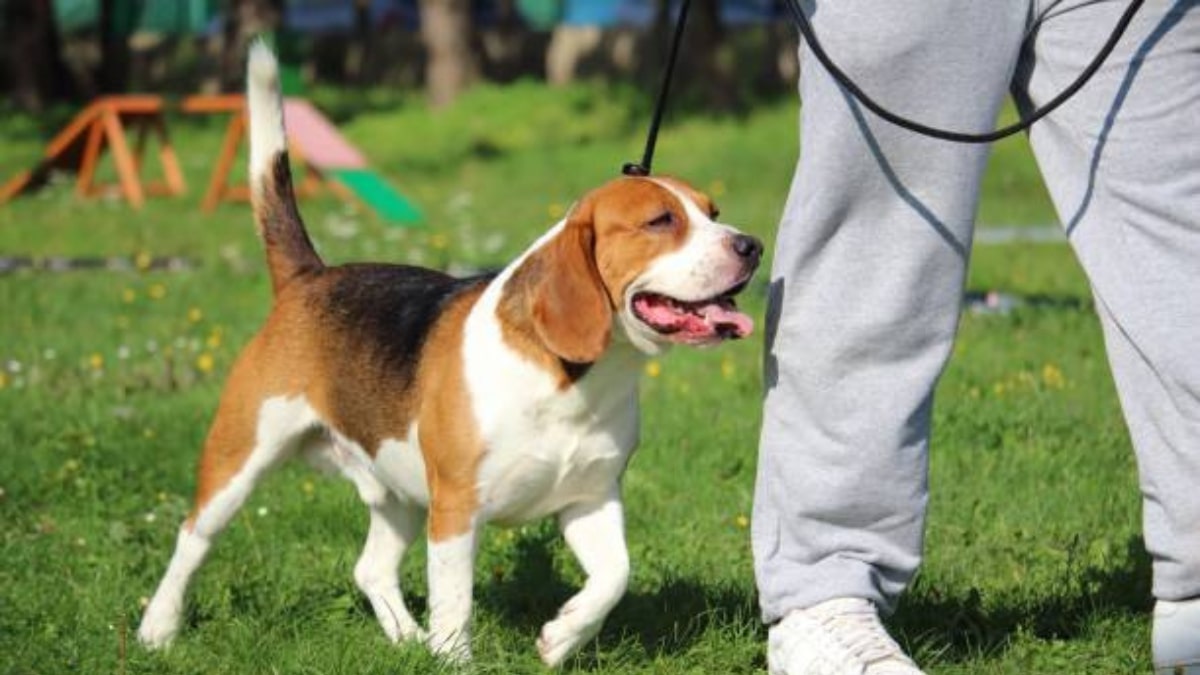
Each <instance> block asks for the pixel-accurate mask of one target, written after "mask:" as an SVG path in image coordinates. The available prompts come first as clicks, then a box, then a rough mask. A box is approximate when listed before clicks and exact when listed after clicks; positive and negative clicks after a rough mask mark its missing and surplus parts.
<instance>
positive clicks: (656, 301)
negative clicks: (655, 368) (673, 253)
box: [633, 282, 754, 344]
mask: <svg viewBox="0 0 1200 675" xmlns="http://www.w3.org/2000/svg"><path fill="white" fill-rule="evenodd" d="M745 286H746V283H745V282H742V283H740V284H738V285H737V286H734V287H733V288H731V289H729V290H727V291H725V292H724V293H721V294H720V295H717V296H714V297H712V298H709V299H707V300H699V301H695V302H691V301H686V300H678V299H676V298H672V297H669V296H666V295H661V294H659V293H649V292H642V293H636V294H635V295H634V296H633V313H634V315H635V316H637V318H638V319H640V320H641V321H642V323H644V324H646V325H647V326H649V327H650V328H652V329H654V331H655V332H657V333H659V334H660V335H663V336H665V337H667V338H668V339H669V340H672V341H674V342H683V343H687V344H705V343H709V342H717V341H720V340H738V339H741V338H744V337H746V336H747V335H749V334H750V333H751V332H752V331H753V330H754V320H753V319H751V318H750V317H749V316H746V315H745V314H743V313H742V312H740V311H738V308H737V301H736V300H734V296H736V295H737V294H738V292H739V291H741V290H742V289H743V288H744V287H745Z"/></svg>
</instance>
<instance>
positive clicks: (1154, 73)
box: [1017, 0, 1200, 672]
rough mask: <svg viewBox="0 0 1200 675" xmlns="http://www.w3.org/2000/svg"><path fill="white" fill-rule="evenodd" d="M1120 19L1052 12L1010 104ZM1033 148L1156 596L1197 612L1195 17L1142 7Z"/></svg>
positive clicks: (1199, 213) (1197, 653) (1199, 371)
mask: <svg viewBox="0 0 1200 675" xmlns="http://www.w3.org/2000/svg"><path fill="white" fill-rule="evenodd" d="M1125 6H1126V2H1125V0H1111V1H1107V2H1098V3H1097V2H1094V0H1093V1H1091V2H1086V1H1084V0H1070V1H1068V2H1059V3H1054V4H1053V6H1052V7H1050V9H1049V16H1048V18H1047V20H1046V21H1045V22H1044V24H1043V25H1042V26H1041V27H1040V29H1039V31H1038V33H1037V35H1036V38H1035V40H1034V42H1033V47H1032V56H1031V58H1028V59H1026V60H1024V61H1023V63H1022V66H1021V69H1020V71H1021V72H1020V75H1019V78H1018V81H1017V85H1018V95H1019V96H1022V97H1025V100H1027V101H1029V102H1031V103H1033V104H1038V103H1043V102H1044V101H1045V100H1047V99H1048V97H1050V96H1052V95H1053V94H1054V92H1055V91H1057V90H1059V89H1060V88H1061V87H1062V86H1064V85H1065V84H1066V83H1067V82H1069V81H1070V80H1071V79H1073V78H1074V74H1075V73H1077V72H1079V70H1081V69H1082V68H1083V67H1084V65H1085V64H1086V63H1087V62H1088V61H1089V60H1090V59H1091V57H1092V55H1093V54H1095V52H1096V50H1097V49H1098V48H1099V46H1100V44H1101V43H1102V42H1103V41H1104V39H1105V37H1106V36H1107V35H1108V34H1109V33H1110V32H1111V30H1112V27H1113V25H1114V24H1115V22H1116V19H1117V16H1118V15H1119V14H1120V13H1121V12H1122V11H1123V10H1124V8H1125ZM1026 93H1027V96H1025V94H1026ZM1030 139H1031V142H1032V145H1033V148H1034V151H1035V153H1036V155H1037V158H1038V162H1039V164H1040V165H1041V167H1042V172H1043V174H1044V175H1045V177H1046V182H1047V186H1048V187H1049V189H1050V192H1051V196H1052V197H1053V199H1054V202H1055V205H1056V207H1057V209H1058V212H1059V215H1060V217H1061V218H1062V221H1063V223H1064V225H1065V227H1066V228H1067V234H1068V237H1069V239H1070V241H1071V243H1072V245H1073V246H1074V248H1075V250H1076V252H1077V254H1078V256H1079V259H1080V262H1081V263H1082V264H1083V266H1084V268H1085V270H1086V271H1087V274H1088V278H1089V279H1090V281H1091V284H1092V289H1093V293H1094V296H1095V298H1096V307H1097V312H1098V313H1099V314H1100V317H1101V321H1102V324H1103V327H1104V335H1105V343H1106V345H1107V349H1108V357H1109V362H1110V364H1111V366H1112V370H1113V376H1114V379H1115V381H1116V384H1117V390H1118V392H1119V395H1120V399H1121V404H1122V407H1123V409H1124V412H1125V417H1126V421H1127V422H1128V425H1129V430H1130V435H1131V437H1132V439H1133V444H1134V448H1135V450H1136V454H1137V460H1138V468H1139V471H1140V477H1141V486H1142V493H1143V511H1144V513H1143V518H1144V527H1145V540H1146V548H1147V549H1148V550H1149V552H1150V554H1151V555H1152V557H1153V559H1154V568H1153V569H1154V595H1155V597H1157V598H1158V599H1159V600H1160V601H1181V600H1187V599H1191V598H1197V597H1200V1H1198V0H1182V1H1170V0H1149V1H1148V2H1147V3H1146V6H1145V7H1144V8H1143V9H1142V10H1141V13H1140V14H1139V16H1138V18H1137V19H1135V21H1134V23H1133V24H1132V25H1131V27H1130V29H1129V33H1128V34H1127V35H1126V36H1125V38H1124V39H1123V40H1122V41H1121V43H1120V45H1119V46H1118V49H1117V51H1116V52H1115V53H1114V54H1113V56H1112V57H1111V58H1110V60H1109V62H1108V64H1107V65H1106V66H1105V67H1104V68H1103V69H1102V70H1101V71H1099V73H1097V75H1096V76H1095V78H1094V79H1093V80H1092V81H1091V82H1089V83H1088V84H1087V86H1085V87H1084V88H1083V89H1082V90H1081V91H1080V92H1079V94H1078V95H1077V96H1076V97H1075V98H1074V99H1073V100H1072V101H1070V102H1069V103H1068V104H1066V105H1065V106H1064V107H1063V108H1062V109H1061V110H1060V111H1058V112H1055V113H1053V114H1052V115H1050V116H1049V117H1048V118H1046V119H1045V120H1043V121H1042V122H1041V123H1039V124H1038V125H1036V126H1034V128H1033V130H1032V132H1031V134H1030ZM1192 614H1193V615H1194V616H1193V619H1192V624H1191V625H1192V628H1191V632H1192V638H1191V646H1192V649H1193V650H1194V652H1193V654H1192V656H1193V657H1195V660H1196V662H1197V664H1198V665H1197V669H1198V670H1197V672H1200V612H1193V613H1192ZM1158 628H1159V626H1157V625H1156V633H1157V632H1158ZM1158 637H1159V636H1158V635H1156V652H1160V651H1161V650H1160V649H1159V648H1158V647H1159V645H1158V644H1157V643H1158V642H1160V640H1158ZM1156 656H1157V654H1156Z"/></svg>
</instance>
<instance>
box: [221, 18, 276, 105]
mask: <svg viewBox="0 0 1200 675" xmlns="http://www.w3.org/2000/svg"><path fill="white" fill-rule="evenodd" d="M283 9H284V0H230V1H229V11H228V14H227V16H226V18H225V36H224V41H223V44H222V45H221V88H222V89H223V90H224V91H235V90H237V89H240V88H241V86H242V81H243V78H244V77H245V73H244V72H243V71H244V70H245V68H246V48H247V47H248V46H249V44H250V41H251V40H253V39H254V38H255V37H256V36H258V35H260V34H263V33H272V32H274V31H276V30H278V29H279V27H280V26H282V25H283Z"/></svg>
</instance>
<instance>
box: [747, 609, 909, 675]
mask: <svg viewBox="0 0 1200 675" xmlns="http://www.w3.org/2000/svg"><path fill="white" fill-rule="evenodd" d="M767 668H768V670H769V671H770V673H771V675H923V673H922V672H921V670H920V669H919V668H917V665H916V664H915V663H913V662H912V659H910V658H908V656H907V655H905V653H904V650H903V649H901V648H900V645H898V644H896V641H895V640H893V639H892V638H891V636H889V635H888V634H887V630H885V629H884V627H883V624H881V623H879V614H878V613H877V612H876V611H875V605H874V604H873V603H872V602H871V601H870V600H865V599H863V598H835V599H833V600H827V601H825V602H823V603H821V604H819V605H816V606H815V607H810V608H808V609H799V610H795V611H793V612H791V613H789V614H788V615H787V616H786V617H784V619H783V621H780V622H779V623H778V624H776V625H775V626H774V627H772V628H771V631H770V634H769V637H768V638H767Z"/></svg>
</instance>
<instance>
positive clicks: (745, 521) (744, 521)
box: [733, 513, 750, 530]
mask: <svg viewBox="0 0 1200 675" xmlns="http://www.w3.org/2000/svg"><path fill="white" fill-rule="evenodd" d="M733 522H734V523H735V524H737V526H738V527H740V528H742V529H743V530H744V529H746V528H747V527H750V519H749V518H747V517H746V516H745V515H743V514H740V513H739V514H738V517H737V518H734V519H733Z"/></svg>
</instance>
